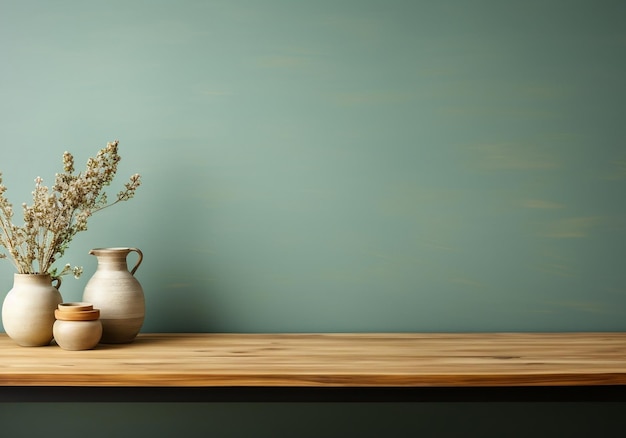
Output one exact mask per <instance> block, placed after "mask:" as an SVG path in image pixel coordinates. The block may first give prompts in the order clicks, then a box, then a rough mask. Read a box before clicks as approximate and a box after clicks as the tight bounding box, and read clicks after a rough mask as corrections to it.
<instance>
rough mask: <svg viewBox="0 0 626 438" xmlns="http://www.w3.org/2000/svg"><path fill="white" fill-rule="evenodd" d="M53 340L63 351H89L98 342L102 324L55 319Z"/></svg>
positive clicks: (98, 322) (98, 321)
mask: <svg viewBox="0 0 626 438" xmlns="http://www.w3.org/2000/svg"><path fill="white" fill-rule="evenodd" d="M53 332H54V340H55V342H56V343H57V344H58V345H59V347H61V348H62V349H64V350H90V349H92V348H93V347H95V346H96V345H98V342H99V341H100V337H101V336H102V324H101V322H100V320H99V319H95V320H91V321H65V320H62V319H57V320H56V321H55V323H54V326H53Z"/></svg>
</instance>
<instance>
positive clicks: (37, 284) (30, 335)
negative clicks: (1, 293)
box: [2, 274, 63, 347]
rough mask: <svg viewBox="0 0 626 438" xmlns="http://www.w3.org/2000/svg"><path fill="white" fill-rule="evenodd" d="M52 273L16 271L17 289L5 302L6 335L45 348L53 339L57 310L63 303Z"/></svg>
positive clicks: (24, 344)
mask: <svg viewBox="0 0 626 438" xmlns="http://www.w3.org/2000/svg"><path fill="white" fill-rule="evenodd" d="M60 285H61V279H60V278H57V279H56V285H55V286H53V285H52V279H51V277H50V274H15V275H14V277H13V288H12V289H11V290H10V291H9V293H8V294H7V296H6V297H5V299H4V302H3V303H2V324H3V325H4V330H5V332H6V334H7V335H8V336H9V337H10V338H11V339H13V340H14V341H15V342H16V343H17V344H19V345H21V346H24V347H42V346H44V345H49V344H50V341H52V327H53V326H54V321H55V319H54V310H55V309H56V308H57V306H58V305H59V304H61V303H62V302H63V299H62V297H61V293H60V292H59V286H60Z"/></svg>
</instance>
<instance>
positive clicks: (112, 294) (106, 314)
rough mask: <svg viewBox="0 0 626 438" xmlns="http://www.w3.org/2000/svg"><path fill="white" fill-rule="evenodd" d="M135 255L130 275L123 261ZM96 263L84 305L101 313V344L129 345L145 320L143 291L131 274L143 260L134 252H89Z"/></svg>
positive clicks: (125, 250) (123, 250)
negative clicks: (135, 259) (95, 259)
mask: <svg viewBox="0 0 626 438" xmlns="http://www.w3.org/2000/svg"><path fill="white" fill-rule="evenodd" d="M131 252H136V253H137V255H138V256H139V258H138V259H137V261H136V262H135V266H134V267H133V268H132V269H131V270H130V271H129V270H128V264H127V262H126V257H127V256H128V254H130V253H131ZM89 254H92V255H95V256H96V258H97V259H98V267H97V269H96V272H95V273H94V274H93V276H92V277H91V278H90V279H89V281H88V282H87V284H86V286H85V290H84V292H83V301H85V302H88V303H91V304H93V306H94V308H97V309H100V321H101V322H102V338H101V340H100V342H101V343H105V344H122V343H128V342H132V341H133V340H134V339H135V337H136V336H137V334H138V333H139V330H140V329H141V326H142V325H143V320H144V317H145V312H146V310H145V299H144V293H143V288H142V287H141V284H140V283H139V281H137V279H136V278H135V276H134V274H135V272H136V271H137V268H139V265H140V264H141V261H142V260H143V253H142V252H141V251H140V250H139V249H137V248H95V249H92V250H91V251H89Z"/></svg>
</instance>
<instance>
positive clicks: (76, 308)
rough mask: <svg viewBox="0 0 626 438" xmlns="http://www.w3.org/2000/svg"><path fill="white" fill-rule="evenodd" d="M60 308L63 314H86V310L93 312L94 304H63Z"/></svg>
mask: <svg viewBox="0 0 626 438" xmlns="http://www.w3.org/2000/svg"><path fill="white" fill-rule="evenodd" d="M58 307H59V310H60V311H61V312H84V311H85V310H93V304H91V303H84V302H76V303H61V304H59V306H58Z"/></svg>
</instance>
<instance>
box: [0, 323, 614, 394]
mask: <svg viewBox="0 0 626 438" xmlns="http://www.w3.org/2000/svg"><path fill="white" fill-rule="evenodd" d="M83 399H85V400H127V401H132V400H135V401H144V400H151V401H156V400H189V401H206V400H209V401H217V400H221V401H235V400H248V401H283V400H285V401H300V400H302V401H317V400H319V401H327V400H339V401H369V400H371V401H388V400H399V401H425V400H568V401H570V400H610V401H612V400H616V401H626V333H360V334H339V333H336V334H234V333H233V334H140V335H139V336H138V337H137V339H136V340H135V341H134V342H133V343H131V344H122V345H98V346H97V347H96V348H95V349H93V350H86V351H66V350H63V349H61V348H59V347H58V346H56V345H51V346H47V347H36V348H26V347H19V346H17V345H16V344H15V343H14V342H13V341H12V340H11V339H9V338H8V337H7V336H6V335H4V334H1V335H0V401H22V400H24V401H33V400H60V401H63V400H83Z"/></svg>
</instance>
